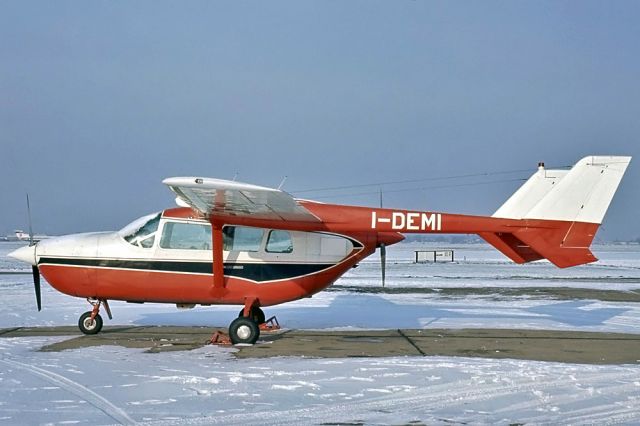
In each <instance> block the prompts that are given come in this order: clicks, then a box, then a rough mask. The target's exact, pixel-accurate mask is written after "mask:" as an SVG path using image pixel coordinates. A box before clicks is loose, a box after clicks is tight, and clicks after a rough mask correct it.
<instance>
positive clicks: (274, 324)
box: [258, 315, 280, 331]
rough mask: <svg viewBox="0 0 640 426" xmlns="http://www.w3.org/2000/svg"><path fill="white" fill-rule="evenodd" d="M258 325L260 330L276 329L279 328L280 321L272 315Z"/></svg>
mask: <svg viewBox="0 0 640 426" xmlns="http://www.w3.org/2000/svg"><path fill="white" fill-rule="evenodd" d="M258 327H260V331H276V330H280V323H279V322H278V319H277V318H276V317H275V315H274V316H272V317H271V318H269V319H268V320H266V321H265V322H263V323H262V324H260V325H259V326H258Z"/></svg>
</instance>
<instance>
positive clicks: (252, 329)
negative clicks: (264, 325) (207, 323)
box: [229, 317, 260, 345]
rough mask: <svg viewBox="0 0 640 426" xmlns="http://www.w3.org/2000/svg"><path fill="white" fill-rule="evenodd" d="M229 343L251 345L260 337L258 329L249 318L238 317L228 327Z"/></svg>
mask: <svg viewBox="0 0 640 426" xmlns="http://www.w3.org/2000/svg"><path fill="white" fill-rule="evenodd" d="M229 337H230V338H231V342H232V343H233V344H234V345H235V344H236V343H249V344H251V345H253V344H254V343H255V342H256V341H257V340H258V337H260V328H259V327H258V324H256V322H255V321H254V320H252V319H251V318H245V317H239V318H236V319H234V320H233V321H232V322H231V325H230V326H229Z"/></svg>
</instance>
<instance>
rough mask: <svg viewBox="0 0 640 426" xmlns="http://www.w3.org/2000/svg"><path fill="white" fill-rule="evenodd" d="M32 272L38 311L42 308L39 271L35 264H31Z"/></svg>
mask: <svg viewBox="0 0 640 426" xmlns="http://www.w3.org/2000/svg"><path fill="white" fill-rule="evenodd" d="M31 271H32V272H33V288H34V289H35V291H36V303H37V304H38V311H41V310H42V299H41V297H40V271H39V270H38V267H37V266H32V267H31Z"/></svg>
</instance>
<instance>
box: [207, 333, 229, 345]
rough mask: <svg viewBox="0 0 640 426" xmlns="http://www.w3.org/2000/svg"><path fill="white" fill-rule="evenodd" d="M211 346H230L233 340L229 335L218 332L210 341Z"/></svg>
mask: <svg viewBox="0 0 640 426" xmlns="http://www.w3.org/2000/svg"><path fill="white" fill-rule="evenodd" d="M209 344H210V345H220V346H229V345H231V339H230V338H229V335H228V334H227V333H225V332H223V331H220V330H218V331H216V332H215V333H213V335H212V336H211V339H210V340H209Z"/></svg>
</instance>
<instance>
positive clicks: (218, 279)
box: [211, 221, 224, 292]
mask: <svg viewBox="0 0 640 426" xmlns="http://www.w3.org/2000/svg"><path fill="white" fill-rule="evenodd" d="M211 239H212V243H213V288H214V291H216V292H217V291H222V289H223V288H224V263H223V262H224V259H223V258H222V245H223V242H222V241H223V240H222V225H221V224H220V223H216V222H213V221H212V222H211Z"/></svg>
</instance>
